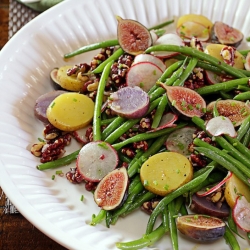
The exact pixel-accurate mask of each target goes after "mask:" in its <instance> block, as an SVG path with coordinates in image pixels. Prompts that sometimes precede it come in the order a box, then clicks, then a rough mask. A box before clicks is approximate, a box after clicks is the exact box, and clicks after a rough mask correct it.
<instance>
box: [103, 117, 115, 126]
mask: <svg viewBox="0 0 250 250" xmlns="http://www.w3.org/2000/svg"><path fill="white" fill-rule="evenodd" d="M115 119H116V117H112V118H108V119H104V120H101V125H109V124H110V123H111V122H113V121H114V120H115Z"/></svg>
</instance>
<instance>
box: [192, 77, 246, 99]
mask: <svg viewBox="0 0 250 250" xmlns="http://www.w3.org/2000/svg"><path fill="white" fill-rule="evenodd" d="M249 79H250V78H249V77H244V78H241V79H235V80H231V81H227V82H221V83H217V84H213V85H209V86H204V87H201V88H199V89H197V90H196V92H197V93H198V94H200V95H209V94H214V93H216V92H219V91H222V90H224V91H230V90H233V89H235V88H237V87H238V85H247V84H248V81H249Z"/></svg>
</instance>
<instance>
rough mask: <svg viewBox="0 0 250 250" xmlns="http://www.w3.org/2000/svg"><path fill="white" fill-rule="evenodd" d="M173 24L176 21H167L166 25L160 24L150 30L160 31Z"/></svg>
mask: <svg viewBox="0 0 250 250" xmlns="http://www.w3.org/2000/svg"><path fill="white" fill-rule="evenodd" d="M173 22H174V20H169V21H166V22H164V23H160V24H158V25H156V26H153V27H151V28H149V29H148V30H149V31H150V30H158V29H161V28H163V27H165V26H167V25H169V24H171V23H173Z"/></svg>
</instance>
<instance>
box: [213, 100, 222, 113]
mask: <svg viewBox="0 0 250 250" xmlns="http://www.w3.org/2000/svg"><path fill="white" fill-rule="evenodd" d="M219 100H221V99H220V98H219V99H217V100H216V102H215V105H214V107H213V117H217V116H220V113H219V112H218V109H217V104H218V101H219Z"/></svg>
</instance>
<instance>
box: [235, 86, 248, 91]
mask: <svg viewBox="0 0 250 250" xmlns="http://www.w3.org/2000/svg"><path fill="white" fill-rule="evenodd" d="M237 89H238V90H242V91H250V88H249V87H247V86H245V85H239V86H238V87H237Z"/></svg>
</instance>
